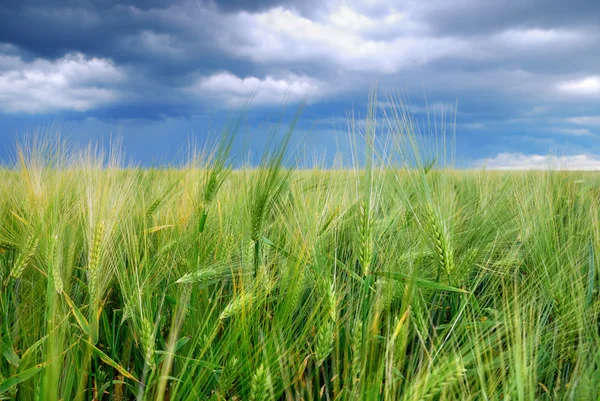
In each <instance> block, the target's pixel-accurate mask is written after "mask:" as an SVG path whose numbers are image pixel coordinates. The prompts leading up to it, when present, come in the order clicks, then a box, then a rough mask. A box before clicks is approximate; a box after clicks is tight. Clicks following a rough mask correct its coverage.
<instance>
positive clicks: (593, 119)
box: [567, 116, 600, 125]
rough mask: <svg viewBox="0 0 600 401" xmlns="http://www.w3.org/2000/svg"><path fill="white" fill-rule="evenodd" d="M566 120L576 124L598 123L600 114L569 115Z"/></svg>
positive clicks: (599, 123)
mask: <svg viewBox="0 0 600 401" xmlns="http://www.w3.org/2000/svg"><path fill="white" fill-rule="evenodd" d="M567 121H568V122H570V123H573V124H577V125H600V116H579V117H569V118H567Z"/></svg>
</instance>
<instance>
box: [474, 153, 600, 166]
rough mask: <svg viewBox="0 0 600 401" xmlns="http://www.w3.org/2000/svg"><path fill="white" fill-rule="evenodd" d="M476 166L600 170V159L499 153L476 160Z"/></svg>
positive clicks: (576, 156) (584, 156)
mask: <svg viewBox="0 0 600 401" xmlns="http://www.w3.org/2000/svg"><path fill="white" fill-rule="evenodd" d="M473 166H474V167H475V168H486V169H488V170H600V159H598V158H597V157H595V156H590V155H574V156H560V157H558V156H554V155H547V156H541V155H525V154H523V153H499V154H498V155H496V156H494V157H492V158H487V159H480V160H476V161H475V162H474V163H473Z"/></svg>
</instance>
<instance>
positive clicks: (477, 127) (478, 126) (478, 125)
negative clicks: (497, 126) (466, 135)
mask: <svg viewBox="0 0 600 401" xmlns="http://www.w3.org/2000/svg"><path fill="white" fill-rule="evenodd" d="M460 127H461V128H465V129H468V130H483V129H485V128H486V126H485V124H484V123H481V122H474V123H465V124H460Z"/></svg>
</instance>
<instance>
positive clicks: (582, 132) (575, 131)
mask: <svg viewBox="0 0 600 401" xmlns="http://www.w3.org/2000/svg"><path fill="white" fill-rule="evenodd" d="M553 131H554V132H558V133H561V134H567V135H574V136H586V135H594V134H592V132H591V131H590V130H589V129H587V128H554V129H553Z"/></svg>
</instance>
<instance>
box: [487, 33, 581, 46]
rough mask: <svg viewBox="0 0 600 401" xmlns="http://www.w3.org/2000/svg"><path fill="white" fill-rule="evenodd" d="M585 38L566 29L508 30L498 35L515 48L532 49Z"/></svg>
mask: <svg viewBox="0 0 600 401" xmlns="http://www.w3.org/2000/svg"><path fill="white" fill-rule="evenodd" d="M582 37H584V34H583V33H581V32H578V31H572V30H565V29H537V28H534V29H508V30H506V31H504V32H501V33H500V34H497V35H496V38H497V39H498V40H500V41H501V42H504V43H505V44H508V45H510V46H514V47H532V46H547V45H557V44H565V43H569V42H575V41H578V40H580V39H581V38H582Z"/></svg>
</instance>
